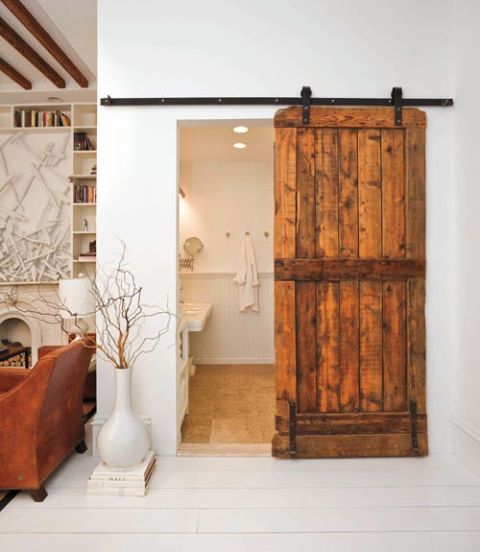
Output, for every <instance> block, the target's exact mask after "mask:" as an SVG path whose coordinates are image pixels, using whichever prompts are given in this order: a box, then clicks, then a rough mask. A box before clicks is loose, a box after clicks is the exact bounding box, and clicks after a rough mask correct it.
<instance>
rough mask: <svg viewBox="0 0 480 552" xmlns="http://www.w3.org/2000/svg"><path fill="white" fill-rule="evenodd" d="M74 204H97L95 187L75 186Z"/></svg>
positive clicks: (86, 185) (90, 185) (89, 185)
mask: <svg viewBox="0 0 480 552" xmlns="http://www.w3.org/2000/svg"><path fill="white" fill-rule="evenodd" d="M73 201H74V203H97V187H96V186H95V185H94V184H75V186H74V188H73Z"/></svg>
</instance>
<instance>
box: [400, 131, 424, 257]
mask: <svg viewBox="0 0 480 552" xmlns="http://www.w3.org/2000/svg"><path fill="white" fill-rule="evenodd" d="M406 149H407V160H406V162H407V183H406V186H407V191H406V198H405V201H406V217H407V220H406V234H407V238H406V242H407V243H406V248H407V251H406V256H407V257H409V258H415V259H425V214H426V209H425V129H423V128H410V129H408V131H407V148H406Z"/></svg>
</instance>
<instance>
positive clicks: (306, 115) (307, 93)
mask: <svg viewBox="0 0 480 552" xmlns="http://www.w3.org/2000/svg"><path fill="white" fill-rule="evenodd" d="M300 95H301V96H302V100H303V108H302V122H303V124H304V125H308V123H309V122H310V101H311V97H312V89H311V88H310V86H304V87H303V88H302V91H301V93H300Z"/></svg>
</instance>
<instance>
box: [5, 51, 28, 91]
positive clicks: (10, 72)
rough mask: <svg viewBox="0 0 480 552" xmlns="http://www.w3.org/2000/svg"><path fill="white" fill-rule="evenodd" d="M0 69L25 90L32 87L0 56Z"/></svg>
mask: <svg viewBox="0 0 480 552" xmlns="http://www.w3.org/2000/svg"><path fill="white" fill-rule="evenodd" d="M0 71H1V72H2V73H5V75H7V77H10V78H11V79H12V80H13V81H15V82H16V83H17V84H19V85H20V86H21V87H22V88H25V90H31V89H32V83H31V82H30V81H29V80H28V79H26V78H25V77H24V76H23V75H21V74H20V73H19V72H18V71H17V70H16V69H14V68H13V67H12V66H11V65H10V64H9V63H7V62H6V61H5V60H4V59H2V58H0Z"/></svg>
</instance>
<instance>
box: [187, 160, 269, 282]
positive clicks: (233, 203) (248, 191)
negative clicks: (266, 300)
mask: <svg viewBox="0 0 480 552" xmlns="http://www.w3.org/2000/svg"><path fill="white" fill-rule="evenodd" d="M180 185H181V187H182V189H183V190H184V192H185V198H181V199H180V221H179V222H180V226H179V234H180V245H181V246H182V245H183V243H184V241H185V240H186V239H187V238H188V237H190V236H198V237H199V238H200V239H201V240H202V242H203V244H204V249H203V251H202V253H201V254H200V255H198V257H197V258H196V259H195V272H210V273H211V272H231V273H235V272H236V271H237V268H238V260H239V252H240V247H241V244H242V240H243V238H244V236H245V232H250V235H251V237H252V240H253V243H254V247H255V254H256V258H257V267H258V270H259V271H260V272H273V155H271V156H270V159H268V160H267V161H266V162H263V163H242V162H237V163H232V162H216V161H207V162H199V163H189V164H188V165H183V166H182V167H181V170H180ZM227 232H229V233H230V237H228V238H227V237H226V233H227ZM264 232H268V233H269V237H268V239H266V238H265V237H264ZM180 252H181V254H182V255H183V256H185V252H184V251H183V247H182V248H181V251H180Z"/></svg>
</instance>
